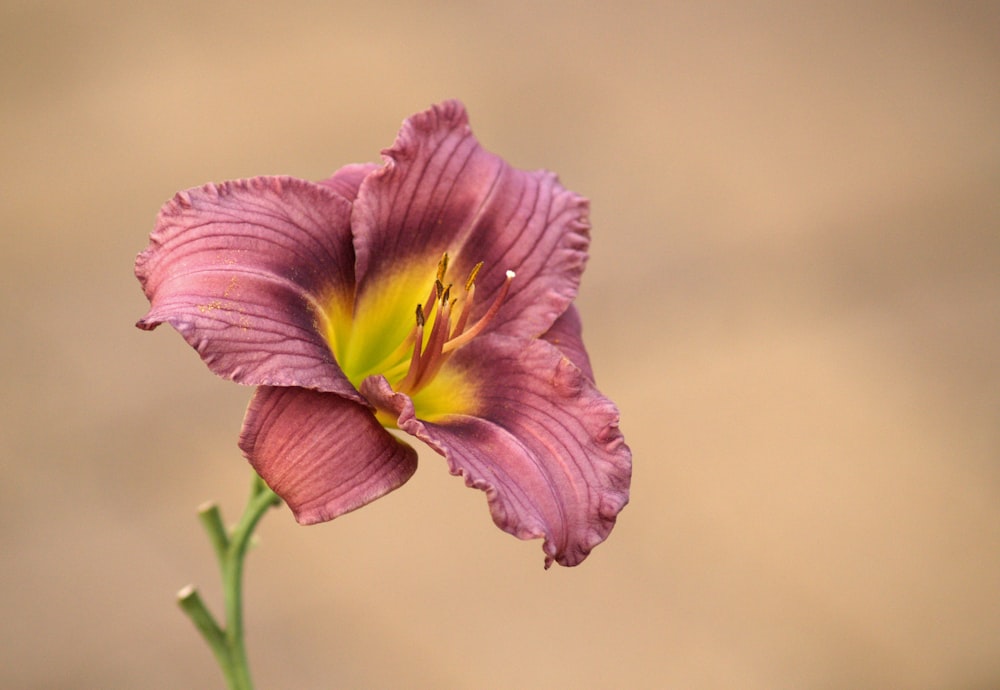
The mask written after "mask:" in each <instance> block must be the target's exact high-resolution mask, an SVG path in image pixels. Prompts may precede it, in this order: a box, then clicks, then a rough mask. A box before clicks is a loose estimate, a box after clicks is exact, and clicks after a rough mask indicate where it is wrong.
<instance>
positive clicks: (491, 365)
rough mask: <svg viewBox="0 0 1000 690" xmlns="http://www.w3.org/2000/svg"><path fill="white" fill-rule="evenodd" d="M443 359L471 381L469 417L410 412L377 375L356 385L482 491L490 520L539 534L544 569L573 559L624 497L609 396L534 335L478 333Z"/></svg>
mask: <svg viewBox="0 0 1000 690" xmlns="http://www.w3.org/2000/svg"><path fill="white" fill-rule="evenodd" d="M452 361H453V362H455V366H460V367H462V368H463V369H464V370H465V373H466V374H467V375H469V376H471V377H473V379H474V380H477V386H478V391H477V395H478V399H479V403H480V409H479V411H478V412H477V415H476V416H469V415H451V416H447V417H443V418H441V419H439V420H438V421H436V422H434V423H431V422H427V421H423V420H419V419H417V418H416V417H415V416H414V411H413V404H412V401H411V400H410V398H409V397H408V396H406V395H403V394H400V393H395V392H393V390H392V389H391V388H390V386H389V384H388V382H386V380H385V379H384V378H383V377H369V378H368V379H366V380H365V381H364V383H363V384H362V388H361V390H362V392H363V393H364V394H365V396H366V397H367V398H368V399H369V400H370V401H372V403H373V404H375V405H376V407H378V408H379V409H385V410H388V411H391V412H393V413H395V414H397V415H398V425H399V428H400V429H403V430H404V431H406V432H408V433H410V434H413V435H414V436H416V437H417V438H419V439H420V440H422V441H424V442H425V443H427V444H428V445H430V446H431V447H432V448H434V449H435V450H436V451H437V452H439V453H441V454H442V455H444V456H445V458H447V460H448V465H449V467H450V469H451V472H452V474H459V475H463V476H464V477H465V482H466V484H467V485H469V486H472V487H476V488H478V489H482V490H483V491H485V492H486V494H487V499H488V501H489V505H490V511H491V512H492V514H493V521H494V522H495V523H496V524H497V526H499V527H500V528H501V529H503V530H505V531H507V532H509V533H511V534H513V535H515V536H517V537H519V538H521V539H530V538H535V537H544V538H545V543H544V545H543V550H544V551H545V554H546V560H545V566H546V567H548V566H549V565H550V564H551V563H552V561H553V560H555V561H557V562H558V563H560V564H561V565H566V566H571V565H576V564H578V563H580V562H581V561H582V560H583V559H584V558H585V557H586V556H587V554H588V553H590V551H591V549H593V548H594V547H595V546H596V545H597V544H599V543H600V542H602V541H604V539H605V538H606V537H607V536H608V534H609V533H610V531H611V528H612V527H613V526H614V524H615V519H616V517H617V515H618V513H619V511H621V509H622V508H623V507H624V506H625V504H626V503H627V502H628V489H629V482H630V478H631V464H632V463H631V458H632V455H631V451H630V450H629V448H628V446H626V445H625V442H624V438H623V437H622V434H621V432H620V431H619V429H618V410H617V408H616V407H615V405H614V403H612V402H611V401H610V400H608V399H607V398H605V397H604V396H603V395H601V394H600V392H599V391H598V390H597V389H596V388H594V386H593V384H591V383H590V381H589V380H588V379H587V377H586V376H585V375H584V373H583V372H582V371H581V370H580V369H579V368H578V367H577V366H576V365H574V364H573V363H572V362H570V361H569V360H568V359H567V358H566V357H564V356H563V354H562V353H561V352H560V351H559V349H558V348H556V347H555V346H553V345H552V344H550V343H548V342H545V341H543V340H533V341H525V340H523V339H519V338H509V337H505V336H498V335H493V336H487V337H481V338H477V339H476V340H474V341H473V342H471V343H470V344H468V345H467V346H466V347H464V348H463V349H462V350H460V351H459V352H457V353H456V355H455V358H454V359H453V360H452ZM450 364H451V362H450V363H449V365H450Z"/></svg>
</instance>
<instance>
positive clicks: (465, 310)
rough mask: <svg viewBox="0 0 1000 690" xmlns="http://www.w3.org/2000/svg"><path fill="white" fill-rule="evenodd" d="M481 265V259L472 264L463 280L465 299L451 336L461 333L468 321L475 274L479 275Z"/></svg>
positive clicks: (474, 291) (474, 287)
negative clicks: (467, 275)
mask: <svg viewBox="0 0 1000 690" xmlns="http://www.w3.org/2000/svg"><path fill="white" fill-rule="evenodd" d="M482 267H483V262H482V261H480V262H479V263H478V264H476V265H475V266H473V267H472V270H471V271H470V272H469V277H468V278H467V279H466V281H465V292H466V293H467V294H466V295H465V301H464V302H462V311H461V312H459V314H458V322H457V323H456V324H455V328H454V330H453V331H452V332H451V337H453V338H455V337H457V336H460V335H462V331H464V330H465V324H466V323H467V322H468V321H469V314H471V313H472V303H473V299H474V298H475V296H476V276H477V275H479V269H481V268H482Z"/></svg>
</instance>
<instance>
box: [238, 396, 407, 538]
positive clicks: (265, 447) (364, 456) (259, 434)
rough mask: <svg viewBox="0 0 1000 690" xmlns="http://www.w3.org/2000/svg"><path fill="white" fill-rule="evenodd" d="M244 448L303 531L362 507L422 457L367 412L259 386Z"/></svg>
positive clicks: (337, 399)
mask: <svg viewBox="0 0 1000 690" xmlns="http://www.w3.org/2000/svg"><path fill="white" fill-rule="evenodd" d="M240 448H241V449H242V450H243V452H244V454H245V455H246V456H247V459H248V460H250V464H251V465H253V468H254V469H255V470H256V471H257V473H258V474H259V475H260V476H261V477H262V478H263V479H264V481H265V482H267V484H268V486H270V487H271V488H272V489H273V490H274V492H275V493H277V494H278V495H279V496H281V498H282V499H284V501H285V502H286V503H287V504H288V506H289V507H290V508H291V509H292V512H293V513H294V514H295V519H296V520H298V522H300V523H301V524H303V525H309V524H313V523H316V522H324V521H326V520H332V519H333V518H335V517H337V516H338V515H343V514H344V513H347V512H349V511H351V510H354V509H356V508H360V507H361V506H363V505H365V504H366V503H370V502H371V501H374V500H375V499H376V498H379V497H381V496H384V495H385V494H387V493H389V492H390V491H392V490H393V489H396V488H398V487H400V486H402V485H403V484H404V483H405V482H406V480H407V479H409V478H410V477H411V476H412V475H413V473H414V472H415V471H416V469H417V453H416V451H415V450H413V448H411V447H409V446H407V445H406V444H404V443H402V442H401V441H399V440H398V439H396V437H394V436H393V435H392V434H390V433H389V432H388V431H386V430H385V429H383V428H382V427H381V426H380V425H379V423H378V422H377V421H376V420H375V416H374V415H373V414H372V413H371V411H370V410H369V409H368V408H366V407H364V406H362V405H359V404H358V403H355V402H352V401H350V400H346V399H344V398H343V397H341V396H339V395H334V394H330V393H320V392H317V391H311V390H306V389H304V388H272V387H268V386H262V387H260V388H258V389H257V391H256V393H255V394H254V397H253V399H252V400H251V401H250V407H249V409H248V410H247V415H246V418H245V419H244V421H243V432H242V433H241V434H240Z"/></svg>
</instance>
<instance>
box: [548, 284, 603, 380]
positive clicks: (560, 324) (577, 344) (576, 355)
mask: <svg viewBox="0 0 1000 690" xmlns="http://www.w3.org/2000/svg"><path fill="white" fill-rule="evenodd" d="M542 340H547V341H548V342H550V343H552V344H553V345H555V346H556V347H558V348H559V349H560V350H561V351H562V353H563V354H564V355H566V358H567V359H569V361H571V362H572V363H573V364H575V365H576V366H577V367H579V368H580V371H582V372H583V375H584V376H586V377H587V379H588V380H589V381H590V382H591V383H593V382H594V370H593V369H591V367H590V357H589V356H588V355H587V349H586V348H585V347H584V346H583V322H582V321H581V320H580V312H579V311H577V309H576V305H574V304H571V305H569V308H567V309H566V311H565V312H563V315H562V316H560V317H559V318H558V319H556V322H555V323H554V324H552V328H550V329H549V330H548V331H546V332H545V334H544V335H542Z"/></svg>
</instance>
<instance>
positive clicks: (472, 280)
mask: <svg viewBox="0 0 1000 690" xmlns="http://www.w3.org/2000/svg"><path fill="white" fill-rule="evenodd" d="M482 267H483V262H482V261H480V262H479V263H478V264H476V265H475V266H473V267H472V270H471V271H469V277H468V278H467V279H466V280H465V291H466V292H468V291H469V290H471V289H472V286H473V285H475V284H476V276H477V275H479V269H480V268H482Z"/></svg>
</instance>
